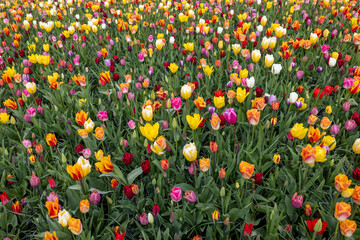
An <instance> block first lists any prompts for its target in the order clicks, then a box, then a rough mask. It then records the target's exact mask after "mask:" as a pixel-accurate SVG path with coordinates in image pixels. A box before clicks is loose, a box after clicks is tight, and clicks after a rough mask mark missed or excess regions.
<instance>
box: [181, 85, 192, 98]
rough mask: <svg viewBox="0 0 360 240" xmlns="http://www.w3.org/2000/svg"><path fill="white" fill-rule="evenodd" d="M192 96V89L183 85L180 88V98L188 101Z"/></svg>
mask: <svg viewBox="0 0 360 240" xmlns="http://www.w3.org/2000/svg"><path fill="white" fill-rule="evenodd" d="M191 94H192V88H191V87H190V86H189V85H184V86H182V87H181V97H182V98H184V99H185V100H187V99H189V98H190V97H191Z"/></svg>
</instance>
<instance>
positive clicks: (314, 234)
mask: <svg viewBox="0 0 360 240" xmlns="http://www.w3.org/2000/svg"><path fill="white" fill-rule="evenodd" d="M315 238H316V232H314V233H313V236H312V238H311V239H312V240H315Z"/></svg>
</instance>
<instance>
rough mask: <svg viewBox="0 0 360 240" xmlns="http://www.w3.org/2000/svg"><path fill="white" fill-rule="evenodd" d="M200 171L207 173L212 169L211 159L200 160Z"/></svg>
mask: <svg viewBox="0 0 360 240" xmlns="http://www.w3.org/2000/svg"><path fill="white" fill-rule="evenodd" d="M199 165H200V170H201V171H203V172H207V171H208V170H209V168H210V159H209V158H201V159H200V160H199Z"/></svg>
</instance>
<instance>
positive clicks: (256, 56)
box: [251, 49, 261, 63]
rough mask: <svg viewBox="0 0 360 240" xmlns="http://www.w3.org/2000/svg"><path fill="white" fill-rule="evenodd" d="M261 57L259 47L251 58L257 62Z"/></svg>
mask: <svg viewBox="0 0 360 240" xmlns="http://www.w3.org/2000/svg"><path fill="white" fill-rule="evenodd" d="M260 57H261V53H260V51H259V50H258V49H256V50H254V51H252V53H251V59H252V60H253V62H254V63H257V62H258V61H259V60H260Z"/></svg>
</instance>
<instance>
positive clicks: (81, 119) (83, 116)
mask: <svg viewBox="0 0 360 240" xmlns="http://www.w3.org/2000/svg"><path fill="white" fill-rule="evenodd" d="M88 114H89V113H88V112H87V113H85V112H84V111H83V110H81V111H80V112H78V113H76V115H75V121H76V122H77V124H79V125H80V126H83V125H84V123H85V122H86V120H87V117H88Z"/></svg>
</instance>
